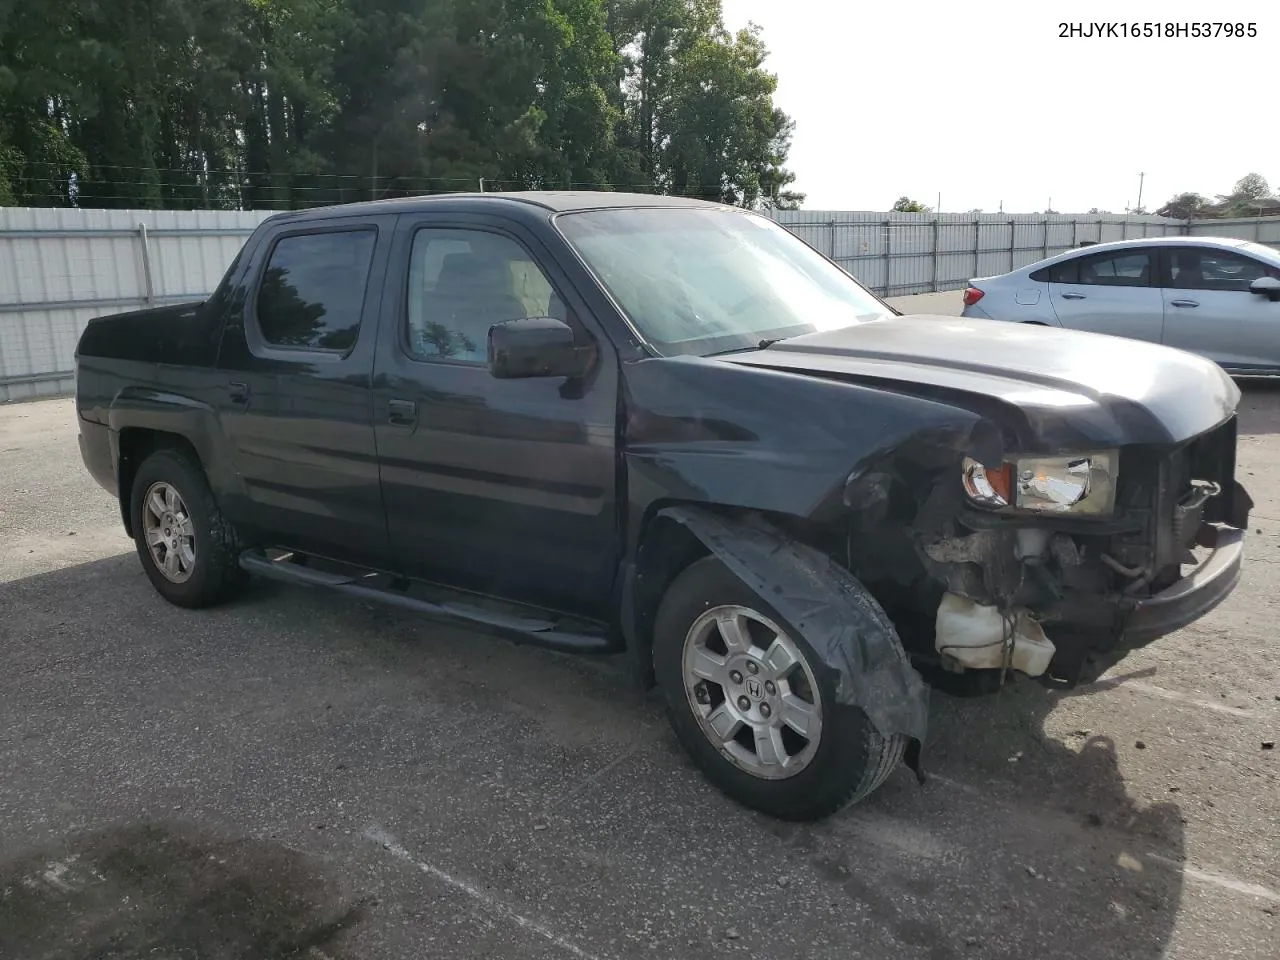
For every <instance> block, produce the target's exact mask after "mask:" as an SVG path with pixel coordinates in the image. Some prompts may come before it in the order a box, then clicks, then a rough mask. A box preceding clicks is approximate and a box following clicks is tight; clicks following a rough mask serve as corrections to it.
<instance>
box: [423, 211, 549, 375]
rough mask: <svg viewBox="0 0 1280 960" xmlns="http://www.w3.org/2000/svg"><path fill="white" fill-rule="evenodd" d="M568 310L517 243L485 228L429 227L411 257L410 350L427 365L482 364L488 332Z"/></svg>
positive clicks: (485, 358) (484, 359) (540, 271)
mask: <svg viewBox="0 0 1280 960" xmlns="http://www.w3.org/2000/svg"><path fill="white" fill-rule="evenodd" d="M526 317H555V318H557V319H559V320H564V321H565V322H570V319H569V316H568V310H567V309H566V308H565V306H564V303H563V301H561V299H560V297H559V296H557V295H556V293H555V291H554V290H553V289H552V287H551V282H550V281H549V280H548V279H547V276H546V274H545V273H543V272H542V269H541V268H540V267H539V266H538V265H537V264H536V263H535V262H534V261H533V258H532V257H531V256H530V255H529V253H528V252H527V251H526V250H525V249H524V247H522V246H520V244H518V243H516V242H515V241H514V240H512V239H510V238H508V237H504V236H500V235H499V234H496V233H487V232H485V231H482V230H456V229H423V230H419V231H418V232H417V233H416V234H414V237H413V247H412V249H411V251H410V253H409V289H408V339H409V344H408V346H409V352H410V353H411V354H413V355H414V356H415V357H419V358H421V359H424V360H452V361H456V362H462V363H477V364H479V363H484V362H486V360H487V343H486V341H487V339H488V334H489V328H490V327H491V326H493V325H494V324H495V323H502V322H504V321H506V320H521V319H524V318H526Z"/></svg>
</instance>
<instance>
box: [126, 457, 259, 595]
mask: <svg viewBox="0 0 1280 960" xmlns="http://www.w3.org/2000/svg"><path fill="white" fill-rule="evenodd" d="M170 491H171V492H172V493H173V494H174V495H175V496H176V500H174V499H170V498H169V496H168V495H169V492H170ZM155 497H159V501H157V502H155V503H153V504H150V505H149V504H148V500H149V499H153V498H155ZM129 501H130V502H129V516H130V524H131V526H132V528H133V539H134V544H135V546H136V547H137V550H138V557H139V559H140V560H141V561H142V569H143V570H145V571H146V573H147V577H148V579H150V581H151V585H152V586H154V587H155V588H156V592H158V593H159V594H160V596H162V597H164V598H165V599H166V600H168V601H169V602H170V603H172V604H175V605H177V606H179V607H191V608H199V607H208V606H213V605H214V604H216V603H219V602H221V601H223V600H226V599H227V598H229V597H230V596H231V595H232V593H234V592H235V590H236V588H238V587H239V586H241V585H242V584H243V583H244V580H245V576H244V573H243V571H241V569H240V566H239V556H240V550H239V540H238V538H237V537H236V534H235V529H234V528H233V527H232V525H231V523H230V522H229V521H228V520H227V519H226V517H224V516H223V515H222V511H221V510H220V509H219V508H218V504H217V501H215V500H214V497H213V491H212V490H210V489H209V482H208V481H207V480H206V479H205V475H204V472H203V471H202V470H201V469H200V467H199V466H198V465H196V464H195V463H194V462H193V461H192V459H191V457H190V456H188V455H187V454H185V453H183V452H182V451H180V450H175V449H171V448H166V449H162V450H157V451H155V452H154V453H152V454H151V455H150V456H148V457H147V459H146V460H144V461H143V462H142V464H141V465H140V466H139V467H138V472H137V473H136V474H135V475H134V478H133V486H132V487H131V488H130V490H129ZM161 504H163V506H164V509H163V510H162V508H161ZM173 508H176V509H173ZM157 521H159V522H157ZM166 522H167V523H168V526H166ZM166 535H168V538H167V539H166V542H165V543H164V544H159V545H157V546H158V549H157V550H156V551H153V549H152V546H151V544H150V538H151V537H152V536H158V537H165V536H166ZM174 544H176V545H177V547H176V549H175V548H174ZM170 556H172V557H174V558H175V563H176V565H177V567H178V570H177V571H176V574H175V571H174V570H173V568H172V567H170V568H169V572H166V569H165V568H166V564H165V562H164V559H163V558H168V557H170Z"/></svg>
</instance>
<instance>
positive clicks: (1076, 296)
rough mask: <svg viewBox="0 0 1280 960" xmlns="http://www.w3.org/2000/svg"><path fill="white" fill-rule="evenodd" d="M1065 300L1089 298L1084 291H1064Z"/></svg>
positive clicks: (1063, 297)
mask: <svg viewBox="0 0 1280 960" xmlns="http://www.w3.org/2000/svg"><path fill="white" fill-rule="evenodd" d="M1062 299H1063V300H1084V299H1087V298H1086V297H1085V295H1084V294H1083V293H1064V294H1063V295H1062Z"/></svg>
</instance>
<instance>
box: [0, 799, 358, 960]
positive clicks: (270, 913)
mask: <svg viewBox="0 0 1280 960" xmlns="http://www.w3.org/2000/svg"><path fill="white" fill-rule="evenodd" d="M366 906H367V905H366V902H364V901H361V900H357V899H353V898H351V897H349V896H348V895H346V892H345V891H344V890H342V889H341V888H340V886H339V885H338V884H335V883H333V882H331V881H330V880H329V879H327V878H326V877H325V876H324V875H323V873H322V872H321V871H320V870H319V869H317V865H316V864H315V863H314V862H313V861H311V860H309V859H308V858H307V857H305V856H304V855H302V854H299V853H297V852H296V851H293V850H289V849H287V848H285V847H283V846H280V845H278V844H275V843H271V842H265V841H261V840H252V839H226V838H220V837H215V836H211V835H209V834H206V833H202V832H200V831H198V830H195V829H194V828H191V827H188V826H184V825H174V824H163V825H162V824H147V825H143V826H128V827H124V828H116V829H111V830H103V831H98V832H94V833H85V834H78V835H75V836H72V837H69V838H67V839H66V840H65V841H63V842H62V843H60V844H58V845H57V846H56V847H54V848H51V849H45V850H37V851H32V852H28V853H25V854H23V855H22V856H21V857H19V858H17V859H14V860H8V861H4V862H0V957H13V958H19V957H21V958H23V960H63V958H65V960H83V958H89V957H92V958H94V960H125V958H129V960H133V958H142V957H164V958H165V960H233V958H234V960H275V958H284V957H299V956H307V955H311V956H316V955H323V956H328V957H332V958H335V960H338V958H341V957H344V956H346V954H345V953H344V952H343V950H342V941H343V940H344V939H345V934H346V933H347V931H349V930H350V929H351V928H352V927H354V926H355V925H357V924H358V923H360V921H361V920H362V919H363V918H364V912H365V909H366ZM313 948H314V950H313ZM316 951H322V953H320V954H317V953H316Z"/></svg>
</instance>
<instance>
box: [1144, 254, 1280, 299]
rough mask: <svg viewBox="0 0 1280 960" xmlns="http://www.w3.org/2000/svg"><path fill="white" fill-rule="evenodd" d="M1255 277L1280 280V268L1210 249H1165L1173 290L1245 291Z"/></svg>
mask: <svg viewBox="0 0 1280 960" xmlns="http://www.w3.org/2000/svg"><path fill="white" fill-rule="evenodd" d="M1259 277H1275V278H1276V279H1280V269H1277V268H1275V267H1268V265H1267V264H1264V263H1262V262H1261V261H1259V260H1254V259H1253V258H1252V257H1245V256H1241V255H1240V254H1238V253H1233V252H1230V251H1228V250H1218V249H1214V248H1212V247H1173V248H1171V249H1170V250H1169V281H1170V286H1171V287H1173V288H1174V289H1176V290H1236V291H1242V292H1248V290H1249V285H1250V284H1251V283H1253V281H1255V280H1257V279H1258V278H1259Z"/></svg>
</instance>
